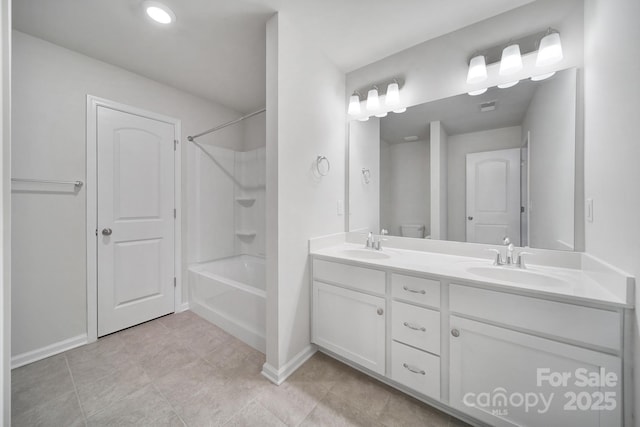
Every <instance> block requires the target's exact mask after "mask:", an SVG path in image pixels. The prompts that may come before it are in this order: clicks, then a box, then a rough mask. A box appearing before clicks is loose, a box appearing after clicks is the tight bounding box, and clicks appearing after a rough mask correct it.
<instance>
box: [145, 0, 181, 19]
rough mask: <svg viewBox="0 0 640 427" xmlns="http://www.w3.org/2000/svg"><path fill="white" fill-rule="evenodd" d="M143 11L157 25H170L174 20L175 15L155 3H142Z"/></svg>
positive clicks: (163, 6) (165, 7)
mask: <svg viewBox="0 0 640 427" xmlns="http://www.w3.org/2000/svg"><path fill="white" fill-rule="evenodd" d="M144 11H145V12H146V13H147V15H148V16H149V18H151V19H153V20H154V21H155V22H157V23H159V24H171V23H172V22H174V21H175V20H176V15H175V13H173V11H172V10H171V9H169V8H168V7H167V6H165V5H163V4H162V3H158V2H155V1H147V2H144Z"/></svg>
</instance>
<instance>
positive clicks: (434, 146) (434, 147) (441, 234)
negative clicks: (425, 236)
mask: <svg viewBox="0 0 640 427" xmlns="http://www.w3.org/2000/svg"><path fill="white" fill-rule="evenodd" d="M429 128H430V133H431V139H430V144H429V145H430V151H431V153H430V158H431V162H430V163H431V226H430V234H431V238H432V239H439V240H447V234H448V230H447V223H448V218H447V216H448V210H449V208H448V206H447V205H448V202H447V199H448V196H447V181H448V177H447V170H448V163H447V157H448V154H447V152H448V147H447V145H448V136H447V133H446V131H445V130H444V127H443V126H442V124H441V123H440V121H435V122H431V124H430V126H429Z"/></svg>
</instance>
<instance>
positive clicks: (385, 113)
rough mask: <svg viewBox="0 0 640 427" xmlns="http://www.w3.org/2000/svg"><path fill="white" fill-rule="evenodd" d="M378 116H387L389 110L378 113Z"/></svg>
mask: <svg viewBox="0 0 640 427" xmlns="http://www.w3.org/2000/svg"><path fill="white" fill-rule="evenodd" d="M376 117H387V112H386V111H385V112H384V113H380V114H376Z"/></svg>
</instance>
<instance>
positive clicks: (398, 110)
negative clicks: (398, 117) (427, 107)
mask: <svg viewBox="0 0 640 427" xmlns="http://www.w3.org/2000/svg"><path fill="white" fill-rule="evenodd" d="M405 111H407V107H402V108H398V109H396V110H393V112H394V113H396V114H400V113H404V112H405Z"/></svg>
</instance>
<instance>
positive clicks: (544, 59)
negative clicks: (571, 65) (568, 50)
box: [536, 33, 562, 67]
mask: <svg viewBox="0 0 640 427" xmlns="http://www.w3.org/2000/svg"><path fill="white" fill-rule="evenodd" d="M560 60H562V43H560V34H559V33H551V34H547V35H546V36H544V37H543V38H542V40H540V48H539V49H538V56H537V57H536V67H544V66H545V65H551V64H555V63H556V62H559V61H560Z"/></svg>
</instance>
